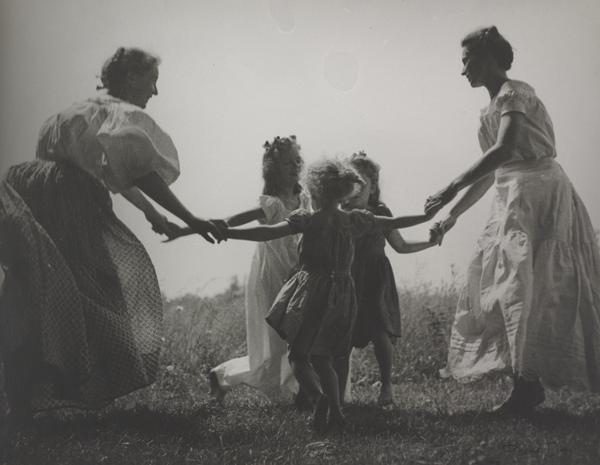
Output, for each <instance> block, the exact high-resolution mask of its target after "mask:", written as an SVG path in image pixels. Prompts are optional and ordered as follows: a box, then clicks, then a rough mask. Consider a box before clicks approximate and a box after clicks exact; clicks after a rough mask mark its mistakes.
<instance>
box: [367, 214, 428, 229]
mask: <svg viewBox="0 0 600 465" xmlns="http://www.w3.org/2000/svg"><path fill="white" fill-rule="evenodd" d="M431 218H432V215H415V216H396V217H395V218H390V217H389V216H375V229H402V228H409V227H411V226H416V225H417V224H421V223H425V222H426V221H429V220H430V219H431Z"/></svg>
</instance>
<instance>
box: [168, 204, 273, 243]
mask: <svg viewBox="0 0 600 465" xmlns="http://www.w3.org/2000/svg"><path fill="white" fill-rule="evenodd" d="M264 218H265V212H264V211H263V209H262V208H254V209H252V210H246V211H244V212H241V213H237V214H235V215H232V216H230V217H229V218H227V219H226V220H218V221H224V222H225V223H226V225H227V226H230V227H235V226H240V225H243V224H246V223H250V222H251V221H255V220H262V219H264ZM213 221H217V220H213ZM192 234H195V231H194V230H193V229H192V228H190V227H187V228H179V230H178V231H176V232H175V233H174V234H173V235H172V236H171V237H170V240H169V241H166V242H170V241H171V240H174V239H177V238H179V237H184V236H190V235H192Z"/></svg>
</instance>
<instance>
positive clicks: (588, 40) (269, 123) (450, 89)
mask: <svg viewBox="0 0 600 465" xmlns="http://www.w3.org/2000/svg"><path fill="white" fill-rule="evenodd" d="M490 24H495V25H497V26H498V28H499V30H500V32H501V33H503V34H504V35H505V36H506V37H507V38H508V39H509V40H510V41H511V43H512V44H513V47H514V49H515V63H514V65H513V70H512V71H511V72H510V73H509V76H510V77H513V78H515V79H521V80H525V81H527V82H529V83H530V84H532V85H533V86H534V87H535V88H536V90H537V92H538V94H539V95H540V97H541V98H542V99H543V101H544V103H545V104H546V106H547V108H548V110H549V111H550V114H551V115H552V118H553V121H554V125H555V130H556V135H557V145H558V153H559V161H560V162H561V164H562V165H563V167H564V168H565V170H566V171H567V173H568V174H569V176H570V178H571V180H572V181H573V183H574V184H575V186H576V188H577V190H578V192H579V193H580V195H581V197H582V198H583V200H584V202H585V203H586V205H587V207H588V210H589V213H590V216H591V218H592V222H593V223H594V225H596V226H600V200H598V194H599V193H600V188H599V186H598V175H597V173H598V161H597V157H598V147H600V111H599V109H598V106H599V104H600V86H599V85H598V83H599V82H600V54H599V53H598V50H597V47H598V44H599V43H600V3H599V2H598V1H597V0H589V1H588V0H576V1H573V0H568V1H558V0H553V1H549V0H536V1H525V0H496V1H482V0H477V1H475V0H471V1H469V0H460V1H459V0H453V1H446V0H405V1H393V0H387V1H375V0H372V1H367V0H362V1H361V0H333V1H301V0H297V1H292V0H287V1H286V0H236V1H234V0H211V1H194V0H189V1H184V0H180V1H169V2H167V1H164V0H161V1H159V0H133V1H132V0H128V1H115V0H104V1H102V2H98V1H89V0H77V1H76V0H53V1H46V0H37V1H32V0H0V54H1V55H0V57H1V59H2V71H1V74H0V76H1V78H0V79H1V80H0V96H1V101H2V102H3V104H2V106H1V107H0V154H1V157H2V158H1V166H0V170H4V169H5V168H6V167H7V166H8V165H9V164H12V163H16V162H18V161H24V160H28V159H31V158H33V156H34V150H35V143H36V137H37V132H38V129H39V127H40V125H41V123H42V121H43V120H44V119H45V118H46V117H47V116H49V115H51V114H52V113H54V112H56V111H58V110H60V109H62V108H64V107H66V106H68V105H69V104H71V103H72V102H74V101H76V100H79V99H83V98H86V97H88V96H90V95H92V94H93V93H94V92H95V86H96V85H97V83H98V81H97V79H96V76H97V74H98V72H99V69H100V67H101V64H102V63H103V61H104V60H105V59H106V58H107V57H108V56H109V55H111V54H112V53H113V52H114V50H116V48H117V47H118V46H120V45H126V46H130V45H136V46H140V47H142V48H147V49H149V50H151V51H154V52H156V53H157V54H159V55H160V56H161V58H162V60H163V62H162V65H161V68H160V78H159V82H158V88H159V95H158V97H155V98H154V99H152V100H151V101H150V103H149V105H148V108H147V111H148V112H149V113H150V114H151V115H152V116H153V117H154V118H155V119H156V121H157V122H158V123H159V124H160V125H161V126H162V127H163V129H165V130H166V131H167V132H169V133H170V134H171V136H172V137H173V139H174V141H175V144H176V145H177V147H178V149H179V153H180V161H181V166H182V175H181V177H180V179H179V180H178V181H177V182H176V183H175V184H174V185H173V189H174V190H175V192H176V193H177V194H178V195H179V196H180V198H181V199H182V200H183V201H184V203H186V204H187V205H188V206H189V208H190V209H192V210H193V211H194V212H195V213H197V214H199V215H200V216H206V217H224V216H228V215H230V214H232V213H235V212H237V211H240V210H244V209H247V208H250V207H253V206H255V205H256V199H257V197H258V195H259V194H260V190H261V187H262V183H261V178H260V168H261V167H260V163H261V156H262V149H261V146H262V143H263V142H264V141H265V140H267V139H271V138H272V137H273V136H275V135H281V136H284V135H289V134H296V135H297V137H298V140H299V142H300V144H301V145H302V149H303V155H304V157H305V159H306V161H307V162H310V161H311V160H314V159H315V158H317V157H319V156H321V155H333V154H348V153H351V152H353V151H357V150H359V149H364V150H366V151H367V152H368V153H369V154H370V155H371V156H372V157H373V158H374V159H375V160H377V161H378V162H379V163H380V164H381V166H382V192H383V200H384V201H385V202H386V203H387V204H388V205H389V206H390V207H391V209H392V211H393V212H394V213H396V214H415V213H418V212H419V211H421V210H422V206H423V202H424V200H425V198H426V197H427V196H428V195H430V194H432V193H434V192H436V191H437V190H439V189H440V188H442V187H443V186H445V185H446V184H447V182H449V181H450V180H451V179H452V178H453V177H454V176H456V175H457V174H459V172H460V171H462V170H464V169H465V168H466V167H467V166H468V165H469V164H470V163H471V162H472V161H474V160H475V158H476V157H478V156H479V155H480V151H479V147H478V145H477V138H476V131H477V126H478V116H479V110H480V108H481V107H483V106H485V105H486V104H487V100H488V96H487V92H486V91H485V90H484V89H477V90H472V89H471V88H470V87H469V85H468V83H467V82H466V80H465V79H464V78H462V77H461V76H460V70H461V63H460V46H459V42H460V39H461V38H462V37H463V36H464V35H465V34H466V33H468V32H470V31H471V30H473V29H475V28H477V27H479V26H485V25H490ZM115 204H116V209H117V213H118V214H119V215H120V217H121V218H122V219H123V220H124V221H125V222H126V223H127V224H128V225H129V226H130V227H131V228H132V230H133V231H134V232H135V233H136V234H137V235H138V237H139V238H140V239H141V240H142V242H144V244H145V245H146V246H147V248H148V250H149V252H150V255H151V256H152V259H153V261H154V263H155V265H156V268H157V272H158V275H159V279H160V282H161V285H162V288H163V291H164V292H166V293H167V295H169V296H175V295H179V294H181V293H183V292H201V293H212V292H215V291H218V290H220V289H222V288H223V287H224V286H227V285H228V283H229V280H230V278H231V277H232V276H233V275H234V274H239V275H240V277H241V278H243V277H244V276H245V275H246V273H247V270H248V268H249V264H250V259H251V255H252V253H253V250H254V244H252V243H248V242H234V241H229V242H228V243H226V244H224V245H220V246H211V245H210V244H207V243H205V242H203V241H202V240H201V239H200V238H196V237H190V238H185V239H183V240H180V241H177V242H176V243H173V244H167V245H165V244H162V243H160V240H159V238H158V236H156V235H155V234H154V233H152V231H150V229H149V227H148V225H147V224H146V222H145V219H144V218H143V216H142V215H141V213H138V212H137V211H136V210H134V209H133V208H132V207H130V206H129V205H126V204H125V203H124V201H122V200H121V199H116V200H115ZM489 204H490V199H489V196H488V197H487V198H484V199H482V201H481V202H480V203H479V204H478V205H476V206H475V207H474V208H472V209H471V210H470V211H469V212H468V213H466V214H465V216H463V217H462V218H461V219H460V220H459V221H460V222H459V224H458V225H457V226H456V227H455V229H454V230H453V231H452V232H451V233H450V235H449V236H448V237H447V238H446V239H445V241H444V246H443V247H442V248H435V249H430V250H428V251H425V252H422V253H419V254H415V255H403V256H401V255H396V254H395V253H394V252H393V251H391V250H388V255H389V256H390V258H391V259H392V263H393V266H394V270H395V272H396V275H397V278H398V281H399V282H403V281H405V282H422V281H432V282H434V283H436V282H439V281H440V280H441V279H446V278H448V277H449V275H450V267H451V265H452V264H454V265H456V267H457V269H458V270H459V271H461V270H464V268H465V266H466V264H467V263H468V260H469V258H470V255H471V253H472V251H473V248H474V244H475V241H476V239H477V236H478V234H479V232H480V231H481V229H482V227H483V225H484V223H485V220H486V217H487V212H488V209H489ZM426 230H427V227H426V226H423V227H417V228H413V229H412V230H406V231H405V233H404V236H405V237H406V238H408V239H419V238H422V237H425V236H426Z"/></svg>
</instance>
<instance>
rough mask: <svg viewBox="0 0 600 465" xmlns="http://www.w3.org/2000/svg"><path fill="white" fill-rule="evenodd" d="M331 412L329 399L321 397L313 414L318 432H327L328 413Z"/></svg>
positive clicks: (314, 426)
mask: <svg viewBox="0 0 600 465" xmlns="http://www.w3.org/2000/svg"><path fill="white" fill-rule="evenodd" d="M328 412H329V399H328V398H327V396H324V395H321V396H320V397H319V399H318V400H317V406H316V407H315V412H314V414H313V421H312V425H313V428H314V429H315V431H316V432H318V433H323V432H325V431H326V430H327V413H328Z"/></svg>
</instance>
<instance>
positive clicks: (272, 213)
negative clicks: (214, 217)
mask: <svg viewBox="0 0 600 465" xmlns="http://www.w3.org/2000/svg"><path fill="white" fill-rule="evenodd" d="M263 148H264V154H263V160H262V176H263V179H264V187H263V192H262V195H261V196H260V197H259V199H258V207H256V208H253V209H251V210H248V211H244V212H242V213H238V214H236V215H233V216H231V217H229V218H227V219H226V220H225V221H226V223H227V225H229V226H240V225H243V224H247V223H250V222H252V221H258V222H259V223H261V224H276V223H279V222H281V221H283V220H284V219H285V218H286V217H287V216H289V214H290V213H291V212H292V211H293V210H296V209H298V208H302V209H310V197H309V196H308V194H307V193H306V192H305V191H304V190H303V189H302V186H301V185H300V184H299V182H298V180H299V176H300V172H301V169H302V166H303V160H302V157H301V155H300V145H299V144H298V143H297V141H296V136H290V137H276V138H275V139H274V140H273V141H272V142H265V144H264V145H263ZM298 239H299V236H298V235H291V236H287V237H282V238H279V239H275V240H271V241H267V242H262V243H259V244H258V246H257V247H256V251H255V253H254V256H253V258H252V264H251V265H250V273H249V276H248V283H247V285H246V296H245V303H246V341H247V347H248V355H245V356H243V357H238V358H233V359H231V360H227V361H225V362H223V363H221V364H220V365H218V366H216V367H215V368H213V369H212V370H211V371H210V374H209V379H210V384H211V392H212V394H213V395H214V396H215V397H216V398H217V399H218V400H220V401H221V400H223V397H224V396H225V394H226V392H227V391H228V390H230V389H231V388H232V387H234V386H237V385H240V384H245V385H248V386H252V387H254V388H256V389H259V390H260V391H262V392H263V393H264V394H266V395H267V397H269V399H271V400H278V399H285V398H287V397H290V396H291V395H292V393H293V392H295V391H297V389H298V386H297V383H296V380H295V379H294V376H293V374H292V371H291V369H290V366H289V363H288V361H287V357H286V353H287V347H286V344H285V342H284V341H282V340H281V338H280V337H279V336H278V335H277V333H275V331H274V330H273V329H272V328H270V327H269V326H268V325H267V324H266V323H265V316H266V314H267V312H268V310H269V308H271V304H272V303H273V300H274V299H275V296H276V295H277V293H278V292H279V289H281V286H282V285H283V283H284V281H285V280H286V279H287V278H288V277H289V275H290V273H291V271H292V268H293V267H294V266H296V263H297V262H298Z"/></svg>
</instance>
